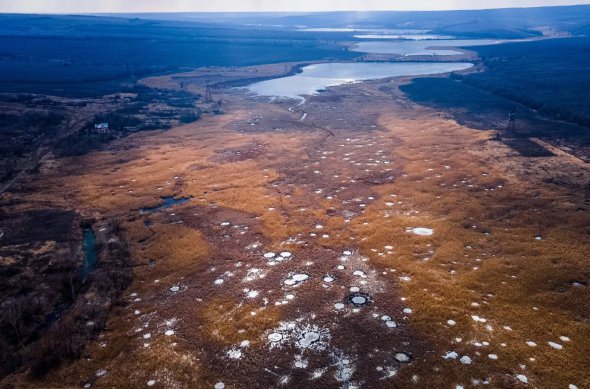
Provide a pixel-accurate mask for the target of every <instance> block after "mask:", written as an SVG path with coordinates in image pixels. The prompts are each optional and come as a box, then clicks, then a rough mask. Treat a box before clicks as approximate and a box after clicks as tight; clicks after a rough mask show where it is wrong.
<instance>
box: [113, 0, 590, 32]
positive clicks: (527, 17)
mask: <svg viewBox="0 0 590 389" xmlns="http://www.w3.org/2000/svg"><path fill="white" fill-rule="evenodd" d="M111 16H115V15H111ZM119 16H123V17H137V18H141V19H159V20H182V21H198V22H207V23H234V24H244V25H245V24H248V25H264V26H271V25H272V26H276V27H279V26H282V27H284V28H293V27H294V26H307V27H349V26H355V27H358V28H363V27H364V28H417V29H429V30H433V31H435V32H437V33H441V34H451V35H456V36H459V37H482V38H483V37H495V38H525V37H530V36H535V35H539V31H538V29H539V28H541V27H552V28H556V29H559V30H560V31H564V32H569V33H572V34H582V33H588V31H590V5H578V6H562V7H537V8H503V9H490V10H468V11H432V12H423V11H416V12H319V13H293V14H286V13H254V14H253V13H154V14H145V13H144V14H123V15H119Z"/></svg>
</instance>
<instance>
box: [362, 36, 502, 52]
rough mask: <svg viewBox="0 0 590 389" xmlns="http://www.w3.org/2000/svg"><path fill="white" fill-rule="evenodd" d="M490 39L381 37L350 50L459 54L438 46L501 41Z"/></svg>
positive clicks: (466, 45) (483, 44)
mask: <svg viewBox="0 0 590 389" xmlns="http://www.w3.org/2000/svg"><path fill="white" fill-rule="evenodd" d="M502 42H504V41H501V40H492V39H440V40H405V41H395V42H390V41H387V40H384V39H381V40H380V41H379V42H359V43H357V44H355V45H354V46H353V47H352V51H357V52H362V53H378V54H400V55H460V54H463V53H462V52H460V51H458V50H451V49H441V48H440V47H469V46H487V45H494V44H498V43H502Z"/></svg>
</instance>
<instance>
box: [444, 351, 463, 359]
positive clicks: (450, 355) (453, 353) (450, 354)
mask: <svg viewBox="0 0 590 389" xmlns="http://www.w3.org/2000/svg"><path fill="white" fill-rule="evenodd" d="M457 358H459V354H457V352H456V351H447V353H446V354H445V355H443V359H447V360H448V359H457Z"/></svg>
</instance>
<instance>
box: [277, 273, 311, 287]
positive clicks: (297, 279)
mask: <svg viewBox="0 0 590 389" xmlns="http://www.w3.org/2000/svg"><path fill="white" fill-rule="evenodd" d="M308 279H309V276H308V275H307V274H305V273H294V274H291V275H290V276H289V278H287V279H286V280H285V281H283V283H284V284H285V285H289V286H295V285H298V284H300V283H302V282H304V281H307V280H308Z"/></svg>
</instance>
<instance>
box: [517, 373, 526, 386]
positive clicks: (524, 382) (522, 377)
mask: <svg viewBox="0 0 590 389" xmlns="http://www.w3.org/2000/svg"><path fill="white" fill-rule="evenodd" d="M516 379H517V380H519V381H520V382H522V383H523V384H528V383H529V379H528V378H527V376H525V375H524V374H518V375H517V376H516Z"/></svg>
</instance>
